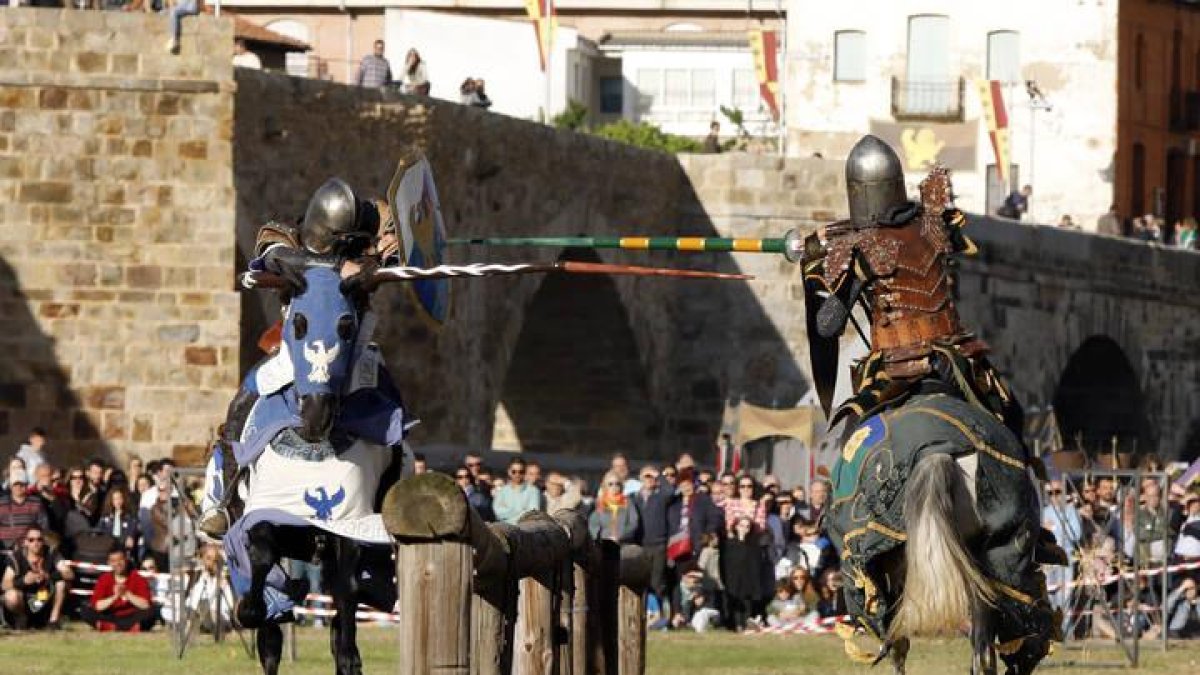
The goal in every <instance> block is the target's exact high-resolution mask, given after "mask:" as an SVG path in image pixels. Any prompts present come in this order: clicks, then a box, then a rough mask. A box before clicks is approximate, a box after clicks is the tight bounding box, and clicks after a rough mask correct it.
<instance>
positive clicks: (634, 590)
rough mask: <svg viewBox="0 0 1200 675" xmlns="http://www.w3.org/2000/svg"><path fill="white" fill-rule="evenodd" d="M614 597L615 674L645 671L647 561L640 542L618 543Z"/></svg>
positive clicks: (648, 568)
mask: <svg viewBox="0 0 1200 675" xmlns="http://www.w3.org/2000/svg"><path fill="white" fill-rule="evenodd" d="M618 576H619V579H620V586H619V589H618V594H619V595H618V598H617V645H618V655H617V675H643V673H645V672H646V587H647V586H648V585H650V561H649V560H648V559H647V558H646V555H645V553H644V552H643V551H642V547H641V546H633V545H626V546H622V547H621V562H620V574H619V575H618Z"/></svg>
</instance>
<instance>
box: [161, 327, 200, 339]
mask: <svg viewBox="0 0 1200 675" xmlns="http://www.w3.org/2000/svg"><path fill="white" fill-rule="evenodd" d="M157 335H158V339H159V340H161V341H163V342H195V341H196V340H198V339H199V338H200V327H199V326H197V325H195V324H184V325H179V326H159V327H158V330H157Z"/></svg>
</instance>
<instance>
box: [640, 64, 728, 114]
mask: <svg viewBox="0 0 1200 675" xmlns="http://www.w3.org/2000/svg"><path fill="white" fill-rule="evenodd" d="M637 89H638V106H637V112H638V114H639V115H648V114H655V113H661V112H667V111H671V112H674V111H680V110H697V109H699V110H703V111H704V113H705V115H710V114H711V111H712V110H714V109H715V108H716V107H717V74H716V71H714V70H713V69H711V68H666V69H662V70H660V69H658V68H641V69H639V70H638V71H637Z"/></svg>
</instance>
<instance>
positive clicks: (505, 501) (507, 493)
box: [492, 457, 542, 525]
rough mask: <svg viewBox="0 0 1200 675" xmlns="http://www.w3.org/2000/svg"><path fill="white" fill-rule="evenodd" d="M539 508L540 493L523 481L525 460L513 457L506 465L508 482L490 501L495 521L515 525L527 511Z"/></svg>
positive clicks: (540, 501)
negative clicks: (494, 513)
mask: <svg viewBox="0 0 1200 675" xmlns="http://www.w3.org/2000/svg"><path fill="white" fill-rule="evenodd" d="M541 508H542V493H541V492H539V491H538V489H537V488H536V487H534V486H533V485H531V484H530V483H528V482H526V480H525V460H523V459H521V458H520V457H514V458H513V459H512V461H510V462H509V463H508V482H506V483H505V484H504V486H503V487H501V488H500V489H499V490H496V497H495V499H494V500H492V510H494V511H495V512H496V519H497V520H499V521H501V522H505V523H509V524H512V525H516V524H517V521H518V520H520V519H521V516H523V515H525V513H526V512H527V511H538V510H540V509H541Z"/></svg>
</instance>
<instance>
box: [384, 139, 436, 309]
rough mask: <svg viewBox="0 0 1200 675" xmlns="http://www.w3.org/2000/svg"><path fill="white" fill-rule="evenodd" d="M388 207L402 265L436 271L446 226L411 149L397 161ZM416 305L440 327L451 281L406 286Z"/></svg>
mask: <svg viewBox="0 0 1200 675" xmlns="http://www.w3.org/2000/svg"><path fill="white" fill-rule="evenodd" d="M387 198H388V206H389V207H390V208H391V211H392V219H393V222H394V223H395V227H396V237H397V239H398V240H399V244H400V255H401V256H402V258H403V259H402V260H401V261H400V264H401V265H407V266H410V267H425V268H428V267H437V266H438V265H441V264H443V263H444V262H445V257H446V253H445V251H446V226H445V223H444V221H443V220H442V207H441V202H439V201H438V194H437V186H436V185H435V184H434V182H433V168H432V167H431V166H430V165H429V160H428V159H426V158H425V155H424V153H422V152H421V151H420V150H418V149H416V148H411V149H409V150H408V152H406V153H405V155H404V156H403V157H402V158H401V159H400V163H399V164H398V165H397V166H396V174H395V175H394V176H392V181H391V183H390V184H389V185H388V191H387ZM405 286H407V287H408V288H409V289H410V292H411V293H412V295H413V297H414V299H416V301H417V305H418V306H420V308H421V310H422V311H423V312H424V313H425V315H426V316H428V317H429V318H430V319H432V320H433V321H434V322H435V323H436V324H438V325H439V326H440V325H441V324H443V323H445V321H446V317H447V316H448V315H449V313H450V280H449V279H446V278H441V279H419V280H416V281H413V282H412V283H410V284H405Z"/></svg>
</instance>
